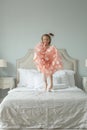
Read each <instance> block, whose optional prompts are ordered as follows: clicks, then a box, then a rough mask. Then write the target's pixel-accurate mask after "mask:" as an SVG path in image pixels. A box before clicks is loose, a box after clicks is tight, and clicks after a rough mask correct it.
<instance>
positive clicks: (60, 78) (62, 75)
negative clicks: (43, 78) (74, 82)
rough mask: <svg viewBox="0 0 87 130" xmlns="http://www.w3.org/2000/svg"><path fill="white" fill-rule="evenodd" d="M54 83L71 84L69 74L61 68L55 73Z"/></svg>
mask: <svg viewBox="0 0 87 130" xmlns="http://www.w3.org/2000/svg"><path fill="white" fill-rule="evenodd" d="M53 83H54V85H55V84H65V86H67V87H68V86H69V81H68V76H67V74H66V72H65V71H62V70H59V71H56V72H55V73H54V74H53Z"/></svg>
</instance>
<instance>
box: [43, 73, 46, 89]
mask: <svg viewBox="0 0 87 130" xmlns="http://www.w3.org/2000/svg"><path fill="white" fill-rule="evenodd" d="M43 80H44V88H45V90H47V77H46V75H45V74H43Z"/></svg>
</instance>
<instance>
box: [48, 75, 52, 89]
mask: <svg viewBox="0 0 87 130" xmlns="http://www.w3.org/2000/svg"><path fill="white" fill-rule="evenodd" d="M47 84H48V85H47V90H48V91H51V89H52V88H53V76H52V75H50V76H48V77H47Z"/></svg>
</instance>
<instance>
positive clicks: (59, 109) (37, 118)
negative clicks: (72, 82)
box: [0, 87, 87, 129]
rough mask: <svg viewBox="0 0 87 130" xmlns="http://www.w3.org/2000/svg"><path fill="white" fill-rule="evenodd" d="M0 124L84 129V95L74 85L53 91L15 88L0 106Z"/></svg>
mask: <svg viewBox="0 0 87 130" xmlns="http://www.w3.org/2000/svg"><path fill="white" fill-rule="evenodd" d="M22 97H23V98H22ZM0 124H1V125H0V127H1V128H13V127H15V128H20V127H22V128H23V127H27V128H58V129H59V128H61V129H63V128H67V129H68V128H87V95H86V94H85V93H83V92H82V91H81V90H80V89H78V88H77V87H74V88H67V89H62V90H59V91H54V92H42V91H28V92H27V89H26V90H25V91H24V90H23V89H22V88H20V89H15V90H13V91H10V92H9V94H8V95H7V97H6V98H5V99H4V100H3V102H2V103H1V105H0Z"/></svg>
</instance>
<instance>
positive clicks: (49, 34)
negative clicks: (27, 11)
mask: <svg viewBox="0 0 87 130" xmlns="http://www.w3.org/2000/svg"><path fill="white" fill-rule="evenodd" d="M44 36H47V37H49V40H50V42H49V45H50V43H51V36H54V34H53V33H48V34H47V33H46V34H43V35H42V36H41V40H42V41H43V37H44Z"/></svg>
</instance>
